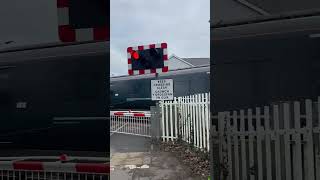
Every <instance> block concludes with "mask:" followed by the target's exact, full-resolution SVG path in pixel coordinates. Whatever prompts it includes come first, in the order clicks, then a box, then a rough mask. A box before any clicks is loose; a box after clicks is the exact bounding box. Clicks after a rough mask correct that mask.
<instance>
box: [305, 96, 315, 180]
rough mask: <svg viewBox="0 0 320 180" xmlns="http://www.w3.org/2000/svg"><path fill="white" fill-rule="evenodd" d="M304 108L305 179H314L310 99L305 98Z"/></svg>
mask: <svg viewBox="0 0 320 180" xmlns="http://www.w3.org/2000/svg"><path fill="white" fill-rule="evenodd" d="M305 106H306V107H305V108H306V129H307V132H306V133H305V134H304V135H305V141H306V143H305V145H304V147H305V151H304V154H305V160H306V164H305V175H306V177H305V179H308V180H314V152H313V132H312V128H313V123H312V101H311V100H309V99H307V100H306V101H305Z"/></svg>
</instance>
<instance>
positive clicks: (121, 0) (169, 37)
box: [110, 0, 210, 75]
mask: <svg viewBox="0 0 320 180" xmlns="http://www.w3.org/2000/svg"><path fill="white" fill-rule="evenodd" d="M110 9H111V22H110V23H111V37H110V38H111V43H110V48H111V49H110V50H111V55H110V56H111V66H110V68H111V71H110V72H111V73H114V74H117V75H120V74H121V75H122V74H127V73H128V65H127V53H126V50H127V47H129V46H138V45H148V44H153V43H161V42H167V43H168V53H169V55H171V54H172V53H173V54H175V55H177V56H178V57H182V58H184V57H210V29H209V28H210V24H209V19H210V0H157V1H156V0H111V6H110Z"/></svg>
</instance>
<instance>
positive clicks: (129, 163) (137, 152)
mask: <svg viewBox="0 0 320 180" xmlns="http://www.w3.org/2000/svg"><path fill="white" fill-rule="evenodd" d="M110 143H111V146H110V150H111V151H110V153H111V179H112V180H193V179H198V178H195V177H192V175H191V174H190V172H191V171H190V169H189V168H188V167H185V166H184V165H183V164H182V163H181V162H180V161H179V160H178V159H177V158H176V157H175V156H174V155H173V154H171V153H169V152H162V151H160V150H158V147H156V146H155V145H152V144H151V139H150V138H147V137H139V136H134V135H125V134H112V135H111V139H110Z"/></svg>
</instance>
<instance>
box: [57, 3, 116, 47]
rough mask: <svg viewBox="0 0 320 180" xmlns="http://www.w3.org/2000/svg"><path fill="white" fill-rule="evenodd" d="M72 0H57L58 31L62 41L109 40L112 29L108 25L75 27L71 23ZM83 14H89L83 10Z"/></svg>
mask: <svg viewBox="0 0 320 180" xmlns="http://www.w3.org/2000/svg"><path fill="white" fill-rule="evenodd" d="M70 1H71V0H57V9H58V10H57V11H58V33H59V38H60V40H61V41H62V42H81V41H109V40H110V29H109V27H107V26H99V27H89V28H87V27H86V28H74V27H73V26H72V25H70V16H69V11H70ZM84 8H85V7H84ZM81 15H88V14H85V13H84V12H83V14H81ZM89 15H90V14H89ZM79 16H80V14H79ZM108 18H109V17H108Z"/></svg>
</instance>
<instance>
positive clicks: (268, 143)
mask: <svg viewBox="0 0 320 180" xmlns="http://www.w3.org/2000/svg"><path fill="white" fill-rule="evenodd" d="M264 117H265V118H264V126H265V139H266V141H265V142H266V168H267V180H272V166H271V137H270V109H269V107H268V106H265V107H264Z"/></svg>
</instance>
